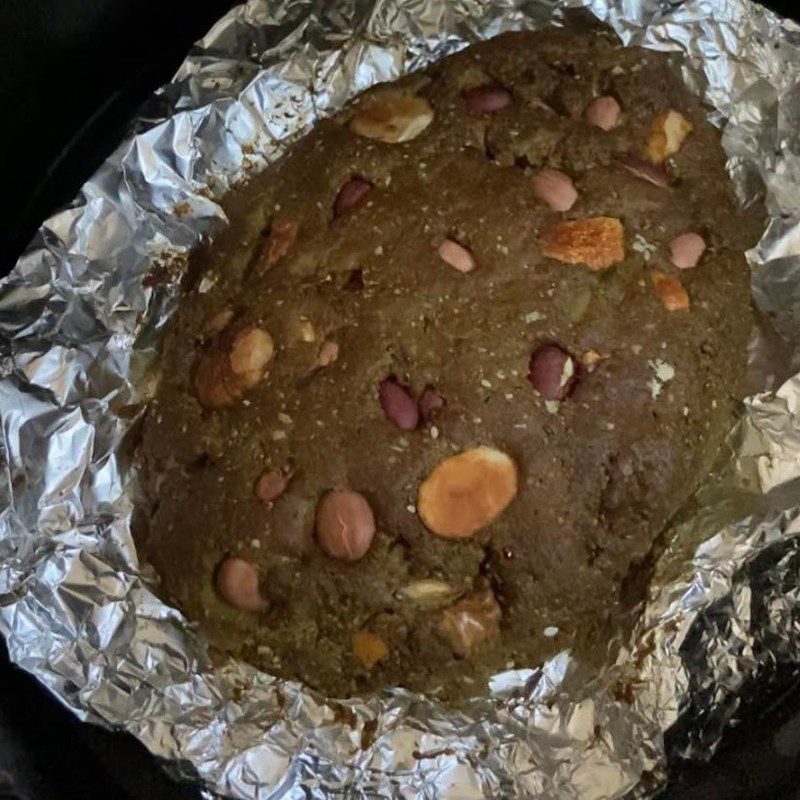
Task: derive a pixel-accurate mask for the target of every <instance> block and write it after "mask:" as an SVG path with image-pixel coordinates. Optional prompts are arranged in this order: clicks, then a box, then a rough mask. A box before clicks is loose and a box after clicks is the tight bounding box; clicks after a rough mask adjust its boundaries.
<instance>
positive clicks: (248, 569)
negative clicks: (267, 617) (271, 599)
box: [214, 558, 268, 611]
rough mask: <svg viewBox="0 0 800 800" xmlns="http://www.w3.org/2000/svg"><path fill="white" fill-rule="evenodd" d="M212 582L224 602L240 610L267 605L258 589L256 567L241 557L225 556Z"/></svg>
mask: <svg viewBox="0 0 800 800" xmlns="http://www.w3.org/2000/svg"><path fill="white" fill-rule="evenodd" d="M214 582H215V584H216V587H217V591H218V592H219V593H220V595H222V598H223V599H224V600H225V602H226V603H228V605H231V606H233V607H234V608H238V609H239V610H240V611H263V610H264V609H265V608H266V607H267V605H268V604H267V601H266V600H265V599H264V598H263V597H262V596H261V592H260V590H259V585H258V572H257V571H256V568H255V567H254V566H253V565H252V564H251V563H250V562H249V561H245V560H244V559H243V558H225V559H224V560H223V561H222V562H221V563H220V565H219V566H218V567H217V571H216V574H215V576H214Z"/></svg>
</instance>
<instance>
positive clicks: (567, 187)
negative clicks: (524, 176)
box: [532, 169, 578, 211]
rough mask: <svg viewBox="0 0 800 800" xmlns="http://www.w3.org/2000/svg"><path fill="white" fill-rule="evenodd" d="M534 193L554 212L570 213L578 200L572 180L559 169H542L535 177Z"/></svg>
mask: <svg viewBox="0 0 800 800" xmlns="http://www.w3.org/2000/svg"><path fill="white" fill-rule="evenodd" d="M532 182H533V193H534V194H535V195H536V196H537V197H538V198H539V199H540V200H544V202H545V203H547V205H549V206H550V208H552V209H553V211H569V210H570V209H571V208H572V206H574V205H575V201H576V200H577V199H578V190H577V189H576V188H575V184H574V183H573V182H572V178H570V177H569V175H567V174H566V173H565V172H561V171H560V170H557V169H540V170H539V171H538V172H537V173H536V174H535V175H534V176H533V180H532Z"/></svg>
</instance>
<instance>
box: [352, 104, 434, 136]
mask: <svg viewBox="0 0 800 800" xmlns="http://www.w3.org/2000/svg"><path fill="white" fill-rule="evenodd" d="M432 121H433V109H432V108H431V104H430V103H429V102H428V101H427V100H426V99H425V98H424V97H417V96H415V95H406V94H402V93H399V92H386V93H384V94H382V95H380V96H378V97H373V98H369V99H367V100H365V101H364V102H363V103H362V104H361V105H360V106H359V108H358V110H357V111H356V113H355V114H354V115H353V117H352V118H351V120H350V130H351V131H352V132H353V133H357V134H358V135H359V136H364V137H366V138H367V139H377V140H378V141H381V142H387V143H388V144H396V143H398V142H408V141H410V140H411V139H414V138H416V137H417V136H419V134H420V133H422V131H424V130H425V128H427V127H428V125H430V124H431V122H432Z"/></svg>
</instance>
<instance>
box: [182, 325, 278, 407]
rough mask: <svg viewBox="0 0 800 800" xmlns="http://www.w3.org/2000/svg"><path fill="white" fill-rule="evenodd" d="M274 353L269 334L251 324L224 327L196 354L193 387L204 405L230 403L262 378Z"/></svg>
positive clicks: (216, 405) (221, 405)
mask: <svg viewBox="0 0 800 800" xmlns="http://www.w3.org/2000/svg"><path fill="white" fill-rule="evenodd" d="M274 352H275V346H274V344H273V342H272V337H271V336H270V335H269V333H267V332H266V331H265V330H262V329H261V328H257V327H256V326H255V325H245V326H244V327H239V328H236V327H234V326H228V327H227V328H225V329H224V330H223V331H221V332H220V333H219V334H217V336H216V337H214V339H213V340H212V342H211V343H210V345H209V346H208V348H207V349H206V350H205V351H204V352H203V353H202V354H201V355H200V357H199V359H198V361H197V365H196V367H195V374H194V389H195V393H196V394H197V399H198V400H199V401H200V404H201V405H202V406H203V407H204V408H208V409H220V408H225V407H227V406H231V405H233V403H235V402H236V400H238V399H239V398H240V397H241V396H242V395H243V394H244V393H245V392H246V391H247V390H248V389H252V388H253V387H254V386H255V385H256V384H257V383H258V382H259V381H260V380H261V379H262V378H263V377H264V369H265V367H266V366H267V363H268V362H269V360H270V359H271V358H272V355H273V353H274Z"/></svg>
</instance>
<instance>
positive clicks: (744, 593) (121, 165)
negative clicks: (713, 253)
mask: <svg viewBox="0 0 800 800" xmlns="http://www.w3.org/2000/svg"><path fill="white" fill-rule="evenodd" d="M582 7H583V8H584V12H583V16H584V17H586V16H592V15H593V16H595V17H597V18H599V19H600V20H602V21H604V22H606V23H608V24H610V25H611V26H612V27H613V28H614V29H615V30H616V31H617V32H618V33H619V35H620V36H621V38H622V39H623V41H624V42H625V43H626V44H642V45H644V46H647V47H652V48H656V49H660V50H675V51H683V52H685V53H686V54H688V56H689V58H690V66H689V67H687V69H686V75H685V78H686V80H687V81H688V82H689V84H690V85H691V86H692V87H693V88H694V89H695V90H696V91H698V92H701V93H703V94H704V95H705V97H706V99H707V100H708V103H709V105H710V106H711V107H712V108H713V111H712V112H711V115H712V119H713V121H714V122H715V123H716V124H718V125H719V126H720V127H721V128H723V130H724V136H723V144H724V146H725V148H726V151H727V153H728V156H729V168H730V173H731V176H732V178H733V180H734V182H735V185H736V189H737V192H738V194H739V197H740V200H741V202H742V203H744V204H748V203H751V202H753V201H754V199H755V198H756V197H758V196H760V194H761V193H763V191H764V188H766V197H767V207H768V210H769V214H770V218H769V221H768V225H767V228H766V230H765V232H764V236H763V238H762V240H761V242H760V243H759V244H758V245H757V246H756V247H755V248H754V249H753V250H752V251H751V252H750V253H749V261H750V264H751V267H752V270H753V295H754V299H755V302H756V303H757V305H758V306H759V307H760V308H761V309H762V310H763V311H765V312H768V314H769V315H770V317H771V319H772V321H773V323H774V326H775V327H776V328H777V329H778V330H779V331H780V332H781V333H782V334H783V336H784V337H786V339H787V340H788V342H789V343H790V346H789V347H788V348H787V349H788V350H789V351H791V352H789V361H790V366H791V364H793V365H794V366H795V368H800V360H799V359H798V358H797V357H796V355H797V354H798V353H800V348H798V347H797V345H800V225H799V224H798V221H799V220H800V191H798V189H797V187H798V185H800V28H798V26H796V25H794V24H793V23H791V22H788V21H786V20H781V19H780V18H778V17H776V16H775V15H773V14H771V13H770V12H767V11H765V10H764V9H762V8H760V7H759V6H756V5H755V4H753V3H750V2H747V0H689V2H679V1H675V0H672V1H671V2H667V0H663V2H657V1H656V0H549V1H548V0H482V1H481V0H339V1H338V2H336V3H335V4H334V3H327V2H322V0H253V1H252V2H249V3H247V4H246V5H243V6H240V7H237V8H236V9H234V10H233V11H231V12H230V13H229V14H228V15H227V16H226V17H224V18H223V19H222V20H220V21H219V22H218V23H217V24H216V25H215V26H214V28H213V29H212V30H211V31H210V32H209V33H208V35H207V36H206V37H205V38H204V39H203V40H201V41H200V42H199V43H198V44H197V45H196V47H195V48H194V49H193V51H192V53H191V54H190V56H189V57H188V58H187V60H186V61H185V63H184V64H183V65H182V67H181V68H180V70H179V71H178V73H177V74H176V76H175V78H174V80H173V81H172V83H170V84H169V85H168V86H166V87H164V89H163V90H161V91H160V92H159V93H158V94H157V95H156V96H155V97H154V98H153V100H152V102H150V103H148V105H147V106H146V107H145V108H144V109H142V111H141V114H140V117H139V118H138V120H137V121H136V124H135V128H134V135H133V136H132V137H131V138H130V139H128V140H127V141H125V142H124V143H123V144H122V145H121V146H120V147H119V148H118V149H117V151H116V152H115V153H114V154H113V155H112V156H111V157H110V158H109V159H108V160H107V161H106V162H105V164H104V165H103V166H102V167H101V168H100V169H99V170H98V172H97V173H96V174H95V175H94V177H93V178H92V179H91V180H90V181H89V182H88V183H87V184H86V185H85V186H84V187H83V189H82V191H81V194H80V196H79V197H78V198H77V199H76V200H75V201H74V203H73V204H72V205H71V206H70V207H69V208H68V209H65V210H63V211H60V212H59V213H57V214H55V215H54V216H53V217H51V218H50V219H48V220H47V221H46V222H45V223H44V224H43V225H42V227H41V230H40V231H39V233H38V235H37V237H36V239H35V240H34V242H33V243H32V244H31V246H30V248H29V249H28V251H27V252H26V253H25V254H24V255H23V256H22V258H21V259H20V260H19V262H18V264H17V265H16V267H15V269H14V270H13V272H12V273H11V275H10V276H9V277H8V278H7V279H5V280H4V281H3V282H2V284H0V337H1V339H0V341H1V342H2V355H1V358H2V362H1V363H2V380H1V381H0V420H2V434H3V435H2V443H1V445H0V446H2V462H3V465H4V470H3V474H2V484H1V487H0V492H2V503H1V504H0V507H2V509H3V510H2V514H1V515H0V629H1V630H2V632H3V634H4V635H5V636H6V638H7V641H8V646H9V649H10V653H11V657H12V659H13V660H14V661H15V662H16V663H17V664H19V665H20V666H21V667H23V668H25V669H26V670H29V671H30V672H32V673H33V674H35V675H36V676H37V678H38V679H39V680H40V681H41V682H42V683H44V684H46V685H47V686H48V687H49V688H50V690H51V691H52V692H53V693H54V694H55V695H56V696H58V697H59V698H60V699H61V701H62V702H63V703H64V704H66V705H67V706H68V707H70V708H71V709H72V710H73V711H74V712H75V713H76V714H77V715H79V716H80V717H82V718H84V719H87V720H91V721H93V722H99V723H102V724H105V725H108V726H113V727H117V728H120V729H124V730H126V731H129V732H130V733H132V734H133V735H134V736H136V737H137V738H138V739H139V740H140V741H142V742H143V743H144V744H145V745H146V746H147V747H148V748H149V749H150V750H151V751H152V752H153V753H154V754H156V755H157V756H160V757H162V758H164V759H168V760H169V763H170V765H171V768H172V769H173V770H174V771H175V772H178V773H180V774H182V775H184V776H186V777H189V778H193V779H199V780H201V781H203V782H204V783H205V785H206V786H207V787H208V789H209V790H210V791H214V792H219V793H221V794H225V795H230V796H232V797H237V798H253V799H255V798H258V799H259V800H265V799H266V798H277V797H281V798H325V797H331V796H340V795H342V796H346V797H348V798H364V797H375V798H387V800H388V798H398V799H399V798H404V799H405V800H410V799H411V798H431V799H432V798H437V800H456V798H458V800H471V799H472V798H474V799H475V800H478V799H479V798H509V797H515V798H548V800H550V799H552V800H555V799H556V798H557V799H558V800H567V799H568V798H569V799H575V800H577V799H578V798H580V800H606V799H607V798H618V797H622V796H623V795H625V794H626V793H628V792H631V791H633V792H634V793H635V794H638V795H641V796H646V795H648V794H650V793H652V791H653V790H654V789H655V788H656V787H657V786H658V784H659V782H660V781H661V780H662V779H663V775H664V770H665V765H666V759H665V748H664V732H665V731H666V730H668V729H670V728H672V729H673V730H674V731H678V732H679V733H680V735H679V736H677V738H676V741H677V742H678V745H677V746H678V748H679V750H680V751H681V752H682V753H684V754H686V755H689V756H692V757H704V756H707V755H708V754H709V753H710V752H712V751H713V749H714V747H715V746H716V745H717V743H718V742H719V739H720V736H721V734H722V731H723V730H724V728H725V726H726V724H727V722H728V721H729V720H730V718H731V716H732V715H733V714H734V713H735V711H736V708H737V706H738V704H739V703H740V702H741V700H742V698H744V697H747V696H748V693H750V692H752V690H753V683H754V681H755V680H756V679H766V678H767V677H768V676H769V675H770V674H771V672H772V671H774V669H775V667H776V665H780V664H783V663H793V662H797V661H799V660H800V625H799V624H798V623H799V622H800V375H795V376H794V377H789V378H788V380H783V378H784V377H785V376H788V375H791V373H792V371H793V370H792V369H791V368H789V369H787V370H785V371H783V372H781V370H780V369H777V368H772V367H771V366H770V362H769V360H768V359H767V361H766V362H765V363H766V366H764V364H762V365H761V367H760V369H757V370H756V372H757V374H758V375H759V376H760V377H759V382H758V384H757V387H759V388H761V389H763V390H764V391H762V392H761V393H758V394H754V395H753V396H751V397H750V398H749V399H748V400H747V401H746V403H745V410H744V414H743V417H742V420H741V423H740V424H739V426H738V427H737V429H736V430H735V431H734V432H732V435H731V440H730V443H731V451H730V453H729V454H728V456H727V458H725V459H724V463H722V464H721V465H720V472H719V475H718V476H717V478H716V479H715V480H714V481H712V482H710V484H709V485H708V486H707V487H706V488H705V489H703V490H702V491H701V493H700V495H699V496H698V498H697V500H696V502H695V503H694V504H693V510H692V511H691V513H687V514H686V515H684V516H683V518H682V521H681V522H680V523H679V524H678V526H677V527H676V529H675V531H674V532H673V536H672V545H671V546H670V547H669V549H668V550H667V552H666V553H665V555H664V557H663V558H662V559H661V561H660V563H659V564H658V566H657V575H656V580H655V581H654V583H653V588H652V589H651V591H650V595H649V600H648V603H647V608H646V610H645V612H644V615H643V616H642V618H641V620H640V622H639V623H638V626H637V628H636V630H635V631H634V634H633V636H632V638H631V640H630V642H629V643H627V644H626V645H625V646H623V647H622V648H621V650H620V651H619V653H618V655H616V656H615V659H616V663H615V664H614V665H613V666H611V667H610V668H608V669H607V670H605V671H604V672H603V673H602V674H601V675H599V676H598V675H596V674H592V673H591V672H590V671H589V670H588V669H587V668H586V667H584V666H583V665H581V664H580V663H579V662H578V660H577V659H575V658H573V657H571V656H570V655H569V654H568V653H562V654H560V655H558V656H557V657H555V658H554V659H552V660H551V661H550V662H549V663H547V664H545V665H544V666H542V667H541V668H537V669H529V670H515V671H511V672H506V673H503V674H501V675H497V676H495V678H494V679H493V680H492V682H491V686H490V689H491V691H490V693H488V695H487V696H486V697H485V698H483V699H479V700H475V701H473V702H471V703H469V704H467V705H465V706H464V707H463V708H461V709H460V710H459V711H457V712H456V711H452V710H448V709H447V708H444V707H442V706H440V705H437V704H436V703H435V702H434V701H431V700H427V699H426V698H424V697H421V696H417V695H413V694H411V693H409V692H406V691H403V690H394V691H386V692H384V693H381V694H379V695H377V696H371V697H366V698H363V699H351V700H346V701H334V700H330V699H326V698H324V697H320V696H318V695H316V694H314V693H313V692H311V691H309V690H307V689H305V688H304V687H302V686H300V685H298V684H296V683H292V682H289V681H284V680H278V679H276V678H274V677H271V676H269V675H267V674H264V673H261V672H258V671H257V670H255V669H254V668H252V667H250V666H248V665H247V664H243V663H234V662H229V663H226V664H222V665H220V664H218V663H216V662H212V660H211V658H210V657H209V653H208V649H207V646H206V644H205V643H204V642H203V641H202V639H201V638H200V637H199V636H198V635H197V633H196V631H195V628H194V626H193V625H192V624H190V623H189V622H187V621H186V620H185V619H184V618H183V617H182V615H181V614H180V613H179V612H178V611H176V610H175V609H172V608H169V607H168V606H166V605H165V604H164V603H163V602H161V600H159V599H158V597H157V595H156V594H155V593H154V590H153V588H152V587H153V586H154V585H155V584H154V576H153V575H152V572H151V571H150V570H148V568H147V566H146V565H144V564H142V563H140V562H139V560H138V558H137V554H136V550H135V547H134V544H133V541H132V537H131V533H130V523H131V515H132V513H133V509H134V506H135V503H136V493H135V473H134V470H133V467H132V459H131V451H132V449H133V445H134V443H135V441H136V427H137V421H138V420H139V419H140V417H141V414H142V413H143V409H144V405H145V403H146V401H147V399H148V397H149V396H150V395H151V394H152V392H153V389H154V383H155V378H156V375H157V359H158V343H159V336H160V333H161V331H162V329H163V327H164V324H165V322H166V320H167V318H168V317H169V315H170V312H171V311H172V310H173V308H174V306H175V303H176V300H177V296H178V288H177V279H178V277H179V276H180V273H181V269H182V266H183V265H184V263H185V258H186V255H187V253H188V252H189V251H190V249H191V248H192V247H193V246H194V245H196V244H197V243H198V241H199V240H200V238H201V237H202V236H204V235H207V234H209V233H210V232H211V231H213V230H214V228H215V226H218V225H220V224H223V223H224V222H225V219H224V214H223V212H222V210H221V208H220V206H219V205H218V203H217V202H216V200H217V198H219V197H220V196H221V195H222V194H223V193H224V192H225V191H226V190H227V189H228V188H229V187H231V186H233V185H235V184H236V183H237V182H239V181H241V180H242V179H244V178H246V177H247V176H248V175H250V174H252V173H253V172H254V171H257V170H259V169H261V168H263V167H264V166H265V165H266V164H268V163H269V162H271V161H273V160H274V159H276V158H277V157H278V156H279V155H280V154H281V153H282V152H283V150H284V149H285V147H286V146H287V144H288V143H290V142H291V141H292V140H293V139H294V138H296V137H297V136H298V135H299V134H301V133H302V132H304V131H306V130H307V129H308V128H309V127H310V126H311V125H313V123H314V121H315V120H316V119H317V118H319V117H320V116H323V115H326V114H330V113H332V112H334V111H335V110H337V109H338V108H340V107H341V106H342V104H343V103H344V102H345V101H346V100H348V99H349V98H350V97H352V96H353V95H354V94H355V93H356V92H358V91H360V90H362V89H364V88H366V87H367V86H369V85H371V84H373V83H375V82H376V81H384V80H391V79H393V78H396V77H398V76H399V75H401V74H403V73H405V72H407V71H409V70H414V69H418V68H420V67H423V66H425V65H427V64H429V63H430V62H431V61H433V60H435V59H438V58H440V57H442V56H444V55H446V54H448V53H451V52H454V51H456V50H458V49H460V48H462V47H464V46H466V45H467V44H468V43H470V42H472V41H476V40H479V39H485V38H488V37H491V36H494V35H496V34H498V33H500V32H502V31H505V30H510V29H520V28H540V27H543V26H546V25H551V24H556V25H565V24H566V25H571V24H575V23H574V22H573V12H574V11H575V10H576V9H579V8H582ZM153 24H158V20H153ZM581 24H585V20H584V22H582V23H581ZM154 275H157V277H158V280H154V279H153V278H154ZM753 351H754V352H753V354H752V355H753V358H752V361H753V363H754V364H758V363H759V362H761V361H764V359H763V358H761V356H760V355H759V351H760V347H759V345H758V343H756V344H755V345H754V348H753Z"/></svg>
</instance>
